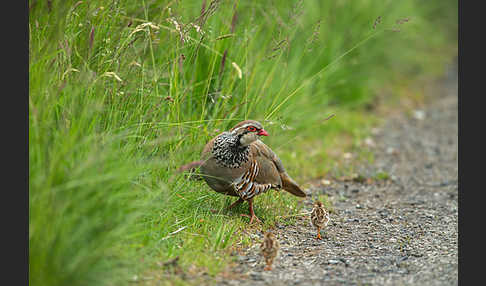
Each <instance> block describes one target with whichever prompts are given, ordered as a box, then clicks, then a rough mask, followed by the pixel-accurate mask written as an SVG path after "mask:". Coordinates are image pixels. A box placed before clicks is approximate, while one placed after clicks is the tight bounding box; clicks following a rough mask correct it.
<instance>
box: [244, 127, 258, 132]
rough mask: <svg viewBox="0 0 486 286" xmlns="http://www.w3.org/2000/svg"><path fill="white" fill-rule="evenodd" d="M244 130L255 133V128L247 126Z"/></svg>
mask: <svg viewBox="0 0 486 286" xmlns="http://www.w3.org/2000/svg"><path fill="white" fill-rule="evenodd" d="M246 130H248V131H250V132H255V131H256V128H255V126H248V127H247V128H246Z"/></svg>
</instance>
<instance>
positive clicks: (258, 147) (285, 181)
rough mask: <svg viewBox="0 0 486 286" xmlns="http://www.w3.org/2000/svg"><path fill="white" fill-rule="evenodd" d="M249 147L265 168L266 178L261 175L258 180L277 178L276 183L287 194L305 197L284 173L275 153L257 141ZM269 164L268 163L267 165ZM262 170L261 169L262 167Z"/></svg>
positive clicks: (280, 161) (283, 168)
mask: <svg viewBox="0 0 486 286" xmlns="http://www.w3.org/2000/svg"><path fill="white" fill-rule="evenodd" d="M251 146H252V147H253V148H254V149H255V151H254V155H255V157H256V158H257V159H258V158H260V160H258V161H260V162H262V165H263V164H265V165H266V166H265V167H266V168H265V169H264V170H266V172H267V173H266V174H265V175H266V176H265V177H264V176H263V175H262V176H261V177H260V178H257V180H258V179H263V180H265V179H266V180H269V179H272V180H275V177H277V176H278V177H279V179H278V181H281V182H282V184H281V187H282V188H283V189H284V190H286V191H288V192H289V193H291V194H293V195H295V196H298V197H305V196H306V194H305V193H304V192H303V191H302V190H301V189H300V187H299V185H298V184H297V183H296V182H295V181H294V180H293V179H292V178H291V177H290V176H289V175H288V174H287V172H286V171H285V167H284V166H283V163H282V160H280V158H279V157H278V156H277V154H275V152H273V151H272V149H270V147H268V146H267V145H265V143H263V142H262V141H260V140H257V141H255V142H253V143H252V144H251ZM267 162H269V163H267ZM262 168H263V167H262Z"/></svg>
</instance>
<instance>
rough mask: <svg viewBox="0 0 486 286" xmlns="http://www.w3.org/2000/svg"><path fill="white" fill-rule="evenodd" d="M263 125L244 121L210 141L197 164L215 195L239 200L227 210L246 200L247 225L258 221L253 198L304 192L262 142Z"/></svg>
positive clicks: (264, 134) (299, 195)
mask: <svg viewBox="0 0 486 286" xmlns="http://www.w3.org/2000/svg"><path fill="white" fill-rule="evenodd" d="M260 136H268V133H267V131H265V130H264V129H263V126H262V125H261V124H260V123H259V122H257V121H254V120H245V121H242V122H240V123H238V124H236V125H235V126H234V127H233V128H231V129H230V130H229V131H226V132H223V133H221V134H219V135H218V136H216V137H215V138H213V139H211V140H210V141H209V142H208V143H207V144H206V146H205V147H204V149H203V151H202V156H201V157H202V158H201V159H202V160H201V161H199V162H200V163H199V164H200V166H201V169H200V172H201V175H202V176H203V178H204V180H205V181H206V183H207V184H208V185H209V186H210V187H211V188H212V189H213V190H215V191H216V192H218V193H222V194H225V195H230V196H235V197H239V199H238V200H237V201H235V202H234V203H233V204H232V205H231V206H230V207H229V208H232V207H234V206H236V205H238V204H240V203H242V202H243V201H247V202H248V204H249V208H250V215H249V216H248V215H245V216H248V217H250V224H251V223H252V222H253V220H257V221H260V220H259V219H258V218H257V217H256V216H255V212H254V211H253V198H254V197H255V196H257V195H259V194H262V193H264V192H266V191H268V190H269V189H284V190H286V191H288V192H290V193H291V194H293V195H295V196H298V197H305V196H306V195H305V193H304V192H303V191H302V190H301V189H300V187H299V186H298V185H297V183H296V182H295V181H294V180H293V179H292V178H290V176H289V175H288V174H287V172H286V171H285V168H284V166H283V164H282V161H281V160H280V159H279V158H278V156H277V155H276V154H275V153H274V152H273V151H272V149H270V147H268V146H267V145H265V144H264V143H263V142H262V141H260V140H259V137H260Z"/></svg>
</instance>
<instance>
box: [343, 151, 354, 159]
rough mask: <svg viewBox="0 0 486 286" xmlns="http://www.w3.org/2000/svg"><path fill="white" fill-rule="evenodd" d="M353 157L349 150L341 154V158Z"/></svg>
mask: <svg viewBox="0 0 486 286" xmlns="http://www.w3.org/2000/svg"><path fill="white" fill-rule="evenodd" d="M352 157H353V154H351V153H349V152H346V153H344V154H343V158H344V159H351V158H352Z"/></svg>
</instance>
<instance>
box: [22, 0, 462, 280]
mask: <svg viewBox="0 0 486 286" xmlns="http://www.w3.org/2000/svg"><path fill="white" fill-rule="evenodd" d="M321 2H322V1H306V2H303V1H297V2H292V1H278V2H268V3H267V2H262V1H234V2H229V1H214V0H213V1H184V2H181V1H157V0H152V1H149V0H144V1H108V0H100V1H96V2H92V1H34V0H32V1H29V7H30V8H29V32H30V33H29V40H30V42H29V43H30V49H29V59H30V64H29V90H30V94H29V178H30V180H29V192H30V193H29V252H30V259H29V269H30V272H29V276H30V277H29V278H30V282H31V283H32V285H66V284H69V285H87V284H89V285H106V284H108V285H122V284H126V283H128V281H130V280H133V279H135V278H136V280H137V281H145V280H143V279H142V278H144V277H145V276H144V275H145V273H150V272H151V269H160V268H163V269H166V268H168V267H166V265H164V263H165V262H166V261H169V260H170V259H174V258H176V257H179V260H178V265H179V266H180V267H181V269H182V270H181V271H183V272H184V273H185V272H188V273H190V272H191V271H195V272H201V271H204V272H206V273H208V274H209V275H216V274H217V273H220V272H221V271H222V270H223V269H224V268H225V266H226V265H227V264H228V263H229V262H230V261H231V259H232V258H231V256H230V255H228V251H230V250H231V249H234V248H235V247H238V246H244V245H248V244H249V243H250V242H251V236H250V235H248V234H247V233H248V232H251V231H254V230H251V229H250V230H248V229H247V218H242V217H240V216H239V215H238V214H239V213H242V212H244V213H246V212H247V206H246V205H243V206H240V207H239V208H237V209H236V210H235V211H233V212H231V213H228V214H213V213H212V212H211V211H210V210H211V209H222V208H223V207H224V206H227V205H228V204H230V203H231V202H232V200H234V199H231V198H227V197H224V196H221V195H219V194H217V193H215V192H213V191H211V190H210V189H209V188H208V187H207V186H206V185H205V184H204V183H203V182H200V181H191V180H187V179H186V178H185V177H184V175H176V174H175V173H174V170H175V169H176V168H177V167H178V166H180V165H181V164H183V163H187V162H189V161H191V160H195V159H198V158H199V154H200V151H201V149H202V147H203V146H204V144H205V143H206V142H207V141H208V140H209V139H210V138H211V137H212V136H214V135H215V134H216V133H217V132H218V131H217V130H225V129H228V128H229V127H230V126H232V125H233V124H235V123H236V122H238V121H240V120H242V119H246V118H251V119H256V120H259V121H261V122H262V123H263V124H264V126H265V129H266V130H268V131H269V133H270V134H271V136H270V137H268V138H265V142H266V143H267V144H268V145H269V146H271V147H272V148H273V150H274V151H276V152H277V153H278V154H279V156H280V157H281V159H282V160H283V162H284V163H285V165H286V167H287V169H288V171H289V173H290V174H291V175H292V176H293V177H294V178H295V179H296V180H297V181H299V182H305V181H306V180H308V179H310V178H313V177H316V176H322V175H323V174H325V173H326V172H329V171H330V170H334V169H336V168H337V169H339V164H338V163H336V161H335V156H339V154H340V153H342V152H345V151H347V150H350V149H351V148H353V146H355V144H356V142H357V140H360V139H362V138H363V137H364V136H366V134H367V130H368V129H369V128H370V127H371V126H372V124H373V123H374V122H376V120H377V118H376V116H373V114H372V113H370V112H366V106H367V105H369V104H372V103H373V102H374V100H375V99H376V98H377V96H376V95H377V92H378V91H379V90H381V89H382V88H383V87H387V88H389V89H395V87H396V86H400V85H402V87H401V89H402V90H403V89H407V87H406V86H405V87H403V82H404V81H403V79H407V80H408V81H409V82H410V81H413V80H414V79H417V78H422V77H433V76H436V75H438V74H440V73H441V72H442V70H443V67H444V65H445V64H446V63H447V61H449V60H450V59H452V56H453V55H454V53H456V49H457V38H456V34H455V33H454V31H455V30H457V9H456V7H457V3H456V2H454V1H452V2H450V3H445V2H443V1H428V2H427V3H423V1H407V2H404V1H400V2H397V1H385V2H379V1H360V2H356V1H327V2H323V3H321ZM330 114H336V116H335V117H334V118H333V119H331V120H329V121H324V119H325V118H327V117H328V116H329V115H330ZM333 154H338V155H333ZM298 211H299V204H298V200H297V199H296V198H294V197H291V196H290V195H288V194H286V193H284V192H280V193H275V192H273V191H272V192H269V193H267V194H264V195H262V196H260V197H258V198H257V199H256V212H257V214H258V215H259V217H261V218H262V219H264V220H265V221H266V223H265V227H269V226H271V225H272V224H273V223H274V222H275V221H276V220H280V221H283V222H287V223H292V220H289V219H284V218H283V217H284V216H285V215H292V214H297V213H298ZM194 269H197V270H194ZM164 271H165V270H164ZM167 271H169V270H167ZM168 273H169V272H168ZM171 277H173V278H171V279H172V280H170V281H172V282H174V283H175V282H177V281H179V282H180V283H184V280H183V278H180V277H181V276H180V275H179V276H177V277H174V276H171ZM152 278H153V277H152ZM153 279H156V278H153ZM157 279H158V278H157ZM147 281H149V282H148V283H150V281H154V280H150V279H149V280H147Z"/></svg>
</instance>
